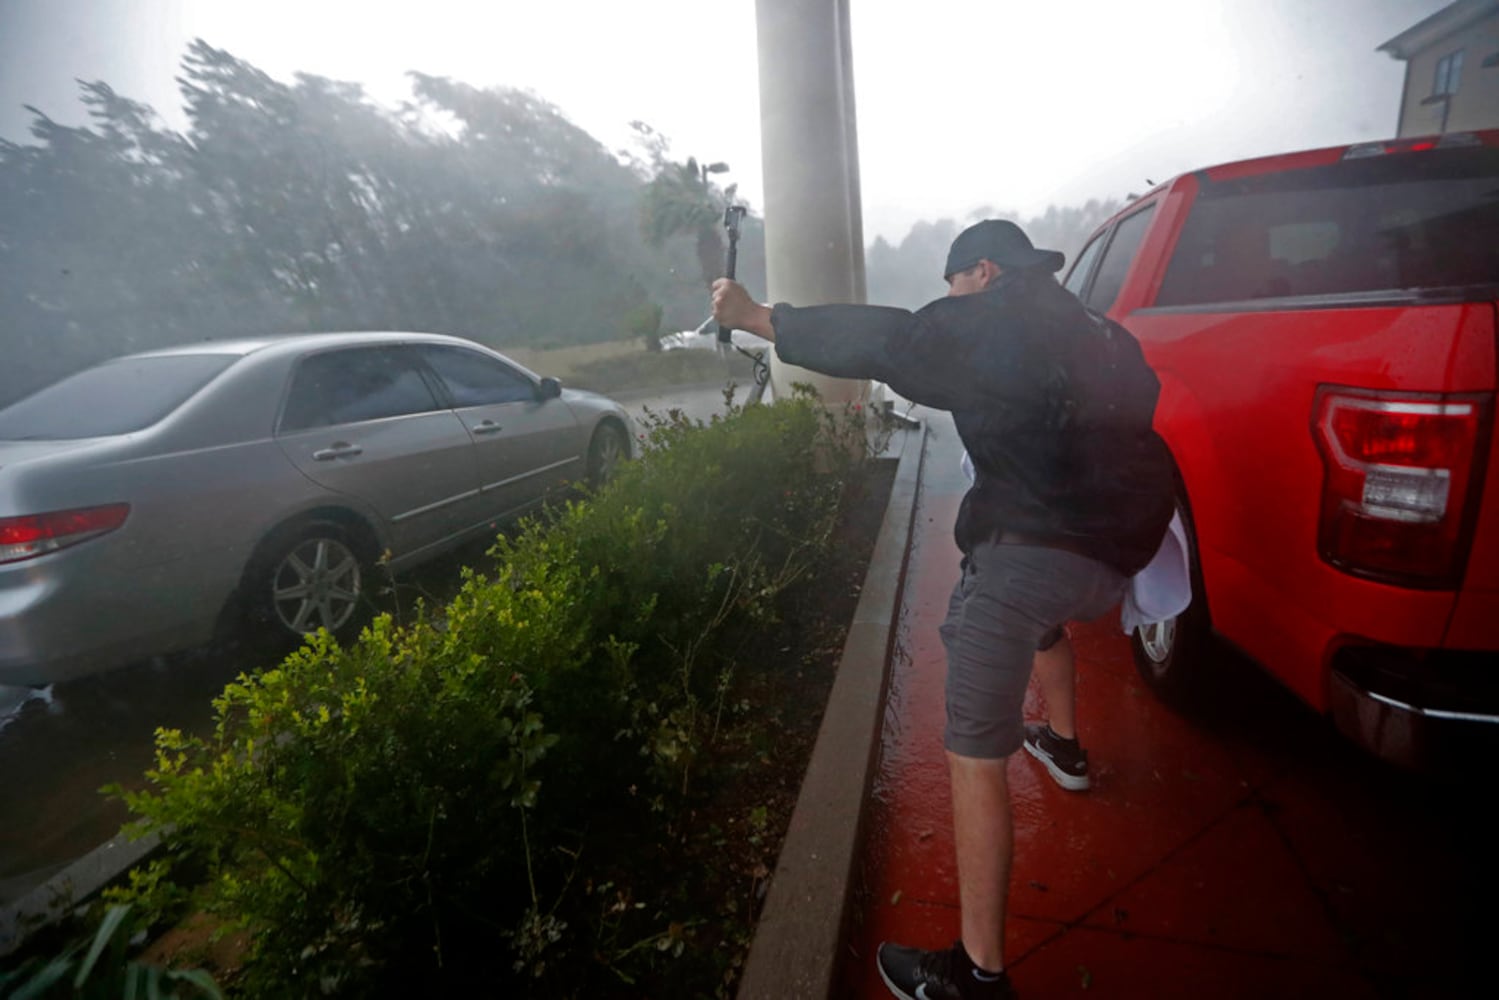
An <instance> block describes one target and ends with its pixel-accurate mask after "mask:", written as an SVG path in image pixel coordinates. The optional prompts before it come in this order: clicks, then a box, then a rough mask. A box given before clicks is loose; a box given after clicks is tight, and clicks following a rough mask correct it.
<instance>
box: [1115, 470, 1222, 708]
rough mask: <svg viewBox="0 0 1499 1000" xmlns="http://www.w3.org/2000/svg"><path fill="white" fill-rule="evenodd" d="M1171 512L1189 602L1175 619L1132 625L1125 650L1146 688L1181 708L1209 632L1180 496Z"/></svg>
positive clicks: (1191, 692)
mask: <svg viewBox="0 0 1499 1000" xmlns="http://www.w3.org/2000/svg"><path fill="white" fill-rule="evenodd" d="M1176 509H1177V512H1178V513H1179V514H1180V515H1181V520H1182V527H1183V528H1185V529H1186V535H1187V559H1188V565H1189V568H1190V573H1191V581H1192V603H1191V604H1189V605H1188V606H1187V609H1186V610H1185V611H1183V612H1182V613H1181V614H1179V615H1177V616H1176V617H1174V618H1168V619H1166V620H1165V621H1160V622H1152V623H1150V624H1147V625H1141V626H1139V627H1137V628H1136V629H1135V630H1134V632H1132V633H1131V634H1130V648H1131V650H1132V652H1133V653H1134V656H1135V669H1136V670H1137V671H1139V674H1140V678H1141V679H1142V680H1143V681H1145V684H1146V686H1147V687H1149V688H1150V689H1151V690H1152V691H1154V692H1155V693H1156V695H1157V696H1158V697H1160V698H1161V700H1163V701H1166V702H1170V703H1173V704H1182V703H1185V702H1188V701H1190V700H1191V699H1192V698H1193V696H1195V695H1196V694H1197V693H1198V691H1199V690H1200V689H1201V685H1202V683H1203V680H1204V674H1205V673H1206V671H1207V664H1206V660H1207V652H1208V648H1209V643H1210V641H1211V638H1212V631H1213V629H1212V620H1211V619H1210V618H1209V616H1208V606H1207V596H1206V595H1205V594H1204V593H1203V589H1202V571H1201V568H1200V566H1199V564H1198V561H1197V531H1196V526H1195V525H1194V524H1193V523H1192V512H1191V510H1190V509H1189V508H1188V507H1187V504H1186V501H1185V499H1184V498H1183V497H1182V496H1181V494H1180V493H1178V497H1177V504H1176Z"/></svg>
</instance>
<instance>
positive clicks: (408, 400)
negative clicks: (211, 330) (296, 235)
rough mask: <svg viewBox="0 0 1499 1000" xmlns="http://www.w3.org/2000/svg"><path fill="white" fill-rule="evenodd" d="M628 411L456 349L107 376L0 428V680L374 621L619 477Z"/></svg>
mask: <svg viewBox="0 0 1499 1000" xmlns="http://www.w3.org/2000/svg"><path fill="white" fill-rule="evenodd" d="M633 440H634V434H633V425H632V423H631V420H630V417H629V415H628V414H627V413H626V411H625V410H624V409H623V408H621V407H620V406H619V405H617V404H616V403H614V402H612V401H611V400H608V399H605V398H604V397H602V396H596V395H593V394H591V393H586V392H579V391H575V390H568V389H563V388H562V387H561V386H560V385H559V384H558V383H557V381H556V380H555V379H549V378H541V377H539V376H537V375H536V374H534V373H532V372H530V371H528V370H526V369H525V368H522V367H521V366H519V365H517V364H515V363H514V362H512V361H510V360H509V359H507V358H505V357H504V356H503V355H500V354H497V353H495V352H494V351H491V350H488V349H487V348H484V347H481V346H480V345H478V344H475V343H472V342H470V341H467V340H462V339H459V338H455V337H445V336H438V335H434V334H415V333H412V334H408V333H339V334H308V335H296V336H286V337H267V338H263V339H256V340H242V341H232V342H227V341H226V342H205V343H202V344H195V345H191V346H185V347H179V348H173V349H169V350H160V351H150V352H146V353H142V354H133V355H130V356H128V357H123V358H118V359H116V360H114V361H110V362H107V363H105V364H102V365H99V366H97V367H95V368H91V369H88V370H86V371H83V372H80V373H78V374H75V375H73V376H70V377H69V378H66V379H64V380H63V381H61V382H58V383H57V384H55V385H53V386H50V387H49V388H46V389H43V390H41V391H40V392H37V393H35V394H34V395H31V396H28V397H27V398H25V399H22V400H20V401H19V402H16V403H14V404H12V405H11V406H9V407H7V408H5V409H3V410H0V684H21V685H25V684H29V685H42V684H50V683H53V682H55V681H61V680H67V679H70V678H73V677H78V676H82V675H85V674H88V673H94V672H97V671H101V670H105V669H108V668H110V667H114V666H119V665H122V664H124V663H126V662H129V661H131V660H135V659H139V658H141V657H144V656H151V655H155V654H160V653H166V652H172V651H175V650H180V649H185V648H189V647H193V646H197V645H201V644H203V643H205V642H207V641H208V640H210V639H211V638H213V637H214V636H215V635H216V634H218V632H219V630H221V629H223V628H225V627H226V626H237V625H244V624H248V625H249V627H250V628H251V629H252V630H255V631H257V632H259V633H261V634H265V633H270V634H272V635H274V634H276V633H280V634H281V635H283V636H286V637H288V638H291V637H295V636H299V635H302V634H304V633H307V632H311V631H314V630H316V629H317V628H319V627H326V628H328V629H329V630H331V631H333V632H334V633H335V634H343V635H347V634H348V633H349V632H351V631H353V630H355V629H356V628H357V627H358V626H359V624H360V623H361V622H362V621H363V620H364V618H365V617H366V614H365V612H366V611H367V610H368V608H369V606H370V603H369V595H370V591H371V569H372V567H374V566H375V565H376V564H377V562H379V561H381V560H382V559H383V560H385V561H386V562H387V564H388V566H389V568H390V570H391V571H392V572H397V573H398V572H400V571H402V570H404V569H408V568H410V567H412V566H415V565H417V564H418V563H420V562H423V561H425V560H427V559H430V558H432V557H434V556H436V555H438V554H439V553H441V552H443V551H445V550H447V549H449V548H452V547H453V546H456V545H458V544H460V543H462V542H464V541H465V540H468V539H472V538H474V537H476V536H480V535H483V534H485V533H493V532H494V531H495V530H496V527H497V526H498V525H499V524H501V523H503V522H505V521H507V520H511V519H513V518H515V517H516V516H518V515H519V514H521V513H523V512H525V511H526V510H528V509H531V508H533V507H535V506H536V505H537V504H538V503H540V502H541V501H542V500H544V499H545V498H546V497H547V496H549V495H552V494H553V493H554V492H555V491H556V490H558V489H559V488H561V487H564V486H566V485H568V484H570V483H576V482H579V481H589V482H592V483H595V484H598V483H601V482H603V481H605V480H607V479H608V478H609V476H610V475H611V473H612V472H613V470H614V468H615V466H616V464H617V463H618V462H619V461H621V460H623V459H627V458H629V457H630V454H631V448H632V442H633Z"/></svg>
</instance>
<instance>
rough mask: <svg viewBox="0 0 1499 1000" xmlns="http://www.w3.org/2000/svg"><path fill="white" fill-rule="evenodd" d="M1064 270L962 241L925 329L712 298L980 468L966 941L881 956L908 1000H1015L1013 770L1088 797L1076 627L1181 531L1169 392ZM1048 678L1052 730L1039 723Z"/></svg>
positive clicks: (959, 639) (964, 638)
mask: <svg viewBox="0 0 1499 1000" xmlns="http://www.w3.org/2000/svg"><path fill="white" fill-rule="evenodd" d="M1061 266H1062V255H1061V254H1059V253H1055V252H1053V251H1047V250H1037V249H1036V248H1035V247H1034V246H1032V245H1031V242H1030V240H1029V239H1028V238H1027V237H1026V236H1025V234H1024V233H1023V232H1021V230H1020V229H1019V227H1017V226H1016V225H1014V224H1013V223H1010V222H1004V221H1000V220H994V219H990V220H986V221H984V222H980V223H978V224H976V225H974V226H970V227H969V228H968V229H966V230H964V231H963V232H962V233H960V234H959V235H958V238H957V239H956V240H954V241H953V245H952V248H951V249H950V250H949V252H948V258H947V266H946V269H945V271H944V277H945V278H946V280H947V283H948V296H947V297H946V298H943V299H938V300H937V301H935V302H932V303H929V304H928V305H926V306H924V307H923V308H922V309H920V310H918V311H916V312H914V313H913V312H910V311H908V310H904V309H893V308H888V307H884V306H855V305H828V306H814V307H810V308H796V307H793V306H789V305H785V304H780V305H777V306H775V307H774V309H772V308H770V307H767V306H764V305H760V304H758V303H755V302H754V301H752V300H751V299H750V297H749V296H748V294H747V293H746V292H745V291H744V289H743V288H742V287H741V286H739V285H737V284H735V283H734V282H732V281H729V280H727V279H722V280H720V281H718V282H717V283H715V285H714V292H713V308H714V315H715V317H716V318H717V319H718V320H719V322H721V323H723V324H724V325H726V326H731V327H735V328H738V329H742V330H748V331H750V332H752V333H755V334H758V335H759V336H761V337H764V338H765V339H767V340H770V341H773V342H774V343H775V345H776V354H777V355H778V356H779V357H780V358H781V360H782V361H785V362H787V363H788V364H793V365H799V366H801V367H804V368H809V369H811V370H813V371H817V372H822V373H824V374H827V375H833V376H840V377H845V378H861V379H863V378H867V379H878V380H880V381H883V382H885V383H887V384H888V385H889V386H890V387H891V388H892V389H893V390H895V392H897V393H899V394H900V395H902V396H904V397H905V398H907V399H910V400H912V401H913V402H916V403H920V404H922V405H925V406H930V407H934V408H936V409H942V410H948V411H950V412H951V413H952V415H953V422H954V424H955V425H956V427H957V431H958V435H959V437H960V438H961V439H962V441H963V445H964V447H966V448H967V450H968V454H969V456H970V457H971V459H972V463H973V467H974V483H973V487H972V488H971V489H970V490H969V491H968V493H967V494H966V495H965V496H964V498H963V502H962V506H961V507H960V509H959V511H958V517H957V523H956V524H955V526H954V535H955V538H956V541H957V544H958V548H959V549H960V550H961V551H962V553H963V572H962V578H961V579H960V580H959V582H958V585H957V587H956V588H955V590H954V592H953V596H952V602H951V604H950V606H949V611H948V616H947V620H946V621H945V622H944V623H943V625H942V628H941V633H942V639H943V643H944V645H945V647H946V650H947V682H946V700H947V726H946V729H945V731H944V733H943V745H944V747H945V749H946V751H947V758H948V775H949V780H950V782H951V786H952V799H953V831H954V841H955V845H956V853H957V863H958V885H959V899H960V903H961V908H962V938H961V939H960V940H959V941H958V942H957V943H955V944H954V945H953V947H952V948H951V949H949V950H946V951H938V952H927V951H921V950H918V949H915V948H906V947H902V946H899V945H894V944H890V943H886V944H883V945H881V946H880V952H879V956H878V962H879V969H880V973H881V975H882V976H883V977H884V980H885V982H886V984H887V985H888V986H889V987H890V989H891V990H892V992H894V993H895V994H896V995H897V996H901V997H905V998H907V1000H917V998H918V997H922V998H928V1000H935V998H938V997H950V998H964V1000H967V998H987V997H1009V996H1013V990H1012V988H1011V986H1010V983H1009V979H1008V977H1007V976H1006V974H1005V972H1004V954H1003V944H1004V914H1005V896H1006V893H1007V891H1008V887H1009V877H1010V859H1011V854H1012V852H1013V830H1012V826H1011V817H1010V799H1009V785H1008V782H1007V779H1006V775H1005V766H1006V762H1007V760H1008V758H1009V756H1010V755H1011V754H1013V753H1014V752H1015V751H1016V750H1018V749H1020V748H1021V747H1022V746H1024V747H1025V748H1026V749H1027V750H1028V751H1029V752H1030V753H1031V754H1032V755H1033V756H1035V757H1036V758H1037V759H1039V760H1041V762H1042V763H1043V764H1045V765H1046V767H1047V770H1048V771H1049V772H1050V773H1051V775H1052V777H1053V778H1054V779H1055V780H1056V781H1057V782H1058V783H1059V784H1061V785H1062V786H1063V787H1066V788H1071V789H1074V790H1081V789H1082V788H1086V787H1087V784H1088V777H1087V759H1086V755H1084V754H1083V753H1082V751H1081V749H1080V747H1079V746H1078V744H1077V741H1076V738H1075V730H1074V728H1073V727H1074V719H1073V710H1072V681H1073V673H1072V670H1073V667H1072V651H1071V646H1070V643H1069V642H1068V640H1067V638H1066V633H1065V631H1064V626H1065V624H1066V623H1067V622H1068V621H1072V620H1086V619H1089V618H1094V617H1097V616H1099V615H1101V614H1103V613H1104V612H1106V611H1107V610H1109V608H1111V607H1113V606H1114V604H1115V603H1117V601H1118V600H1119V598H1120V597H1121V596H1122V594H1123V592H1124V589H1125V587H1126V585H1127V582H1128V579H1129V577H1130V576H1131V575H1133V574H1134V573H1135V572H1137V571H1138V570H1140V569H1141V568H1142V567H1143V566H1144V565H1145V564H1146V563H1147V562H1148V561H1149V560H1150V558H1151V556H1152V555H1153V554H1154V553H1155V551H1156V548H1157V547H1158V546H1159V544H1160V542H1161V539H1162V537H1163V535H1164V534H1165V531H1166V526H1167V524H1168V522H1169V521H1170V519H1171V512H1172V503H1173V501H1172V486H1171V484H1172V478H1171V465H1170V457H1169V454H1168V453H1167V451H1166V447H1165V444H1164V442H1162V441H1161V439H1160V438H1159V437H1158V436H1157V435H1156V434H1155V432H1154V431H1153V430H1152V428H1151V421H1152V418H1153V415H1154V411H1155V402H1156V396H1157V393H1158V391H1159V383H1158V382H1157V380H1156V378H1155V375H1154V373H1152V372H1151V371H1150V369H1149V367H1148V366H1147V365H1146V364H1145V361H1144V358H1143V356H1142V355H1141V352H1140V348H1139V345H1138V344H1137V343H1136V342H1135V340H1134V338H1133V337H1131V336H1130V334H1129V333H1128V332H1127V331H1126V330H1125V329H1124V328H1123V327H1121V326H1119V325H1118V324H1117V323H1113V322H1111V321H1109V320H1107V319H1105V318H1103V317H1101V316H1098V315H1096V314H1093V313H1090V312H1088V311H1087V310H1086V309H1084V308H1083V306H1082V304H1081V303H1080V302H1078V300H1077V299H1076V298H1075V297H1074V296H1073V295H1072V294H1071V293H1070V292H1068V291H1066V290H1065V289H1063V288H1062V287H1061V286H1060V285H1059V284H1057V282H1056V279H1055V277H1053V274H1054V272H1055V271H1057V270H1058V269H1060V268H1061ZM1033 664H1034V667H1035V669H1036V672H1037V676H1038V679H1039V681H1040V684H1041V690H1042V695H1043V697H1044V698H1045V699H1046V701H1047V709H1048V714H1049V716H1050V718H1049V719H1048V722H1047V724H1046V725H1032V726H1026V725H1025V724H1024V723H1023V720H1022V717H1021V707H1022V702H1023V700H1024V697H1025V689H1026V686H1027V685H1028V683H1029V679H1030V674H1031V670H1032V666H1033ZM1068 737H1071V738H1070V739H1069V738H1068Z"/></svg>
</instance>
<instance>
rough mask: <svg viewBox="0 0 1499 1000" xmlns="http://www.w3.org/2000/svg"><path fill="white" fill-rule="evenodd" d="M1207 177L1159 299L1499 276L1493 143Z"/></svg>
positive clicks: (1350, 289) (1170, 302)
mask: <svg viewBox="0 0 1499 1000" xmlns="http://www.w3.org/2000/svg"><path fill="white" fill-rule="evenodd" d="M1204 185H1205V186H1204V188H1203V191H1202V193H1201V195H1199V197H1198V199H1197V201H1196V202H1195V203H1194V204H1193V206H1192V214H1191V217H1190V218H1189V219H1188V220H1187V223H1186V225H1185V226H1184V227H1183V229H1182V234H1181V238H1180V240H1179V241H1178V242H1177V247H1176V251H1175V253H1174V254H1173V255H1172V258H1171V265H1170V267H1169V268H1168V270H1167V272H1166V278H1165V281H1164V282H1163V283H1162V285H1161V291H1160V294H1159V295H1158V296H1157V297H1156V301H1155V304H1156V305H1158V306H1191V305H1201V304H1206V303H1213V302H1243V301H1249V300H1253V299H1266V298H1284V297H1291V296H1325V295H1339V296H1342V295H1350V294H1359V293H1389V292H1399V291H1411V290H1424V289H1440V288H1460V287H1463V286H1469V285H1484V284H1493V283H1495V282H1496V281H1499V150H1490V149H1462V150H1436V151H1427V152H1418V153H1404V154H1390V155H1385V156H1377V157H1372V158H1369V159H1361V160H1350V161H1345V162H1342V163H1338V164H1334V165H1332V166H1328V167H1318V168H1315V169H1310V170H1293V171H1285V172H1283V173H1277V174H1262V175H1258V176H1253V177H1246V178H1240V179H1236V180H1230V181H1222V182H1217V183H1214V182H1212V181H1205V182H1204Z"/></svg>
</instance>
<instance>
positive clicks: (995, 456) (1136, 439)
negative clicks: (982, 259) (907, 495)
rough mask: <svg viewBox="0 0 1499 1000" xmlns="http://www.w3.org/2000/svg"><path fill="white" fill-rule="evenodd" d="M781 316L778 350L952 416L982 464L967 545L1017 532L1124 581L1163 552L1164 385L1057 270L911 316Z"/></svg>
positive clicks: (839, 310) (803, 311)
mask: <svg viewBox="0 0 1499 1000" xmlns="http://www.w3.org/2000/svg"><path fill="white" fill-rule="evenodd" d="M771 322H772V325H773V326H774V327H775V336H776V339H775V346H776V354H777V356H778V357H780V359H781V360H782V361H784V362H786V363H788V364H793V365H799V366H801V367H803V368H809V369H811V370H813V371H817V372H822V373H823V374H826V375H832V376H837V377H843V378H867V379H876V380H879V381H882V382H885V383H886V384H888V385H889V386H890V388H892V389H894V390H895V391H896V392H897V393H899V394H900V395H902V396H904V397H905V398H907V399H909V400H911V401H913V402H916V403H920V404H922V405H924V406H930V407H933V408H936V409H941V410H948V411H950V412H951V413H952V415H953V421H954V423H955V424H956V425H957V430H958V435H959V436H960V437H961V438H962V441H963V444H964V446H965V447H966V448H967V449H968V454H969V455H970V456H971V458H972V460H973V465H974V470H975V473H976V478H975V482H974V485H973V487H972V488H971V489H970V490H969V491H968V493H967V495H966V496H964V498H963V503H962V507H961V508H960V509H959V512H958V519H957V523H956V525H955V526H954V536H955V538H956V540H957V543H958V547H959V548H960V549H961V550H962V551H963V552H965V553H966V552H968V551H970V550H971V548H972V547H973V545H975V544H976V543H978V542H981V541H984V540H994V539H997V538H998V537H999V535H1000V533H1001V532H1006V531H1008V532H1012V533H1016V534H1019V535H1021V536H1024V537H1027V538H1029V539H1031V540H1035V541H1039V542H1042V543H1045V542H1051V543H1053V544H1056V545H1058V546H1060V547H1064V548H1069V549H1072V550H1074V551H1079V552H1082V553H1083V554H1085V555H1088V556H1091V557H1093V558H1095V559H1098V560H1100V561H1102V562H1105V563H1107V564H1109V565H1111V566H1113V567H1114V568H1115V569H1117V570H1119V572H1121V573H1123V574H1125V575H1127V576H1128V575H1133V574H1134V573H1136V572H1138V571H1139V570H1140V569H1142V568H1143V567H1144V566H1145V564H1146V563H1147V562H1149V561H1150V558H1151V557H1152V556H1153V555H1154V554H1155V551H1156V548H1157V547H1158V546H1159V545H1160V542H1161V539H1162V538H1163V537H1164V535H1165V532H1166V526H1167V524H1168V523H1169V522H1170V520H1171V513H1172V510H1173V506H1174V489H1173V466H1172V462H1171V457H1170V454H1169V452H1168V451H1167V448H1166V445H1165V442H1164V441H1162V440H1161V438H1160V436H1159V435H1157V434H1156V433H1155V431H1154V430H1153V429H1152V427H1151V421H1152V419H1153V416H1154V413H1155V404H1156V397H1157V395H1158V394H1159V392H1160V383H1159V381H1158V380H1157V379H1156V377H1155V373H1154V372H1152V371H1151V370H1150V367H1149V366H1148V365H1147V364H1146V363H1145V358H1144V356H1143V354H1142V353H1141V351H1140V345H1139V344H1138V343H1137V342H1136V341H1135V338H1134V337H1133V336H1132V335H1131V334H1130V333H1129V331H1127V330H1125V329H1124V327H1122V326H1120V325H1119V324H1118V323H1115V322H1113V321H1111V320H1109V319H1106V318H1105V317H1103V316H1100V315H1098V314H1096V313H1093V312H1090V311H1089V310H1087V309H1085V308H1084V307H1083V305H1082V303H1080V302H1079V301H1078V300H1077V298H1076V297H1075V296H1073V295H1072V293H1070V292H1068V291H1067V290H1066V289H1064V288H1062V286H1061V285H1059V284H1057V282H1056V279H1055V278H1053V277H1052V276H1051V275H1050V274H1049V273H1046V272H1039V271H1034V270H1032V271H1009V272H1006V273H1004V274H1002V275H1001V276H1000V278H999V279H998V280H997V281H996V282H995V283H994V284H993V285H991V286H990V287H989V288H987V289H985V290H984V291H982V292H978V293H976V294H972V295H963V296H957V297H949V298H943V299H938V300H936V301H935V302H932V303H930V304H928V305H926V306H924V307H922V308H921V309H920V310H918V311H916V312H914V313H913V312H910V311H909V310H906V309H895V308H891V307H887V306H857V305H829V306H813V307H809V308H797V307H794V306H789V305H785V304H780V305H777V306H775V307H774V309H773V310H772V312H771Z"/></svg>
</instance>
